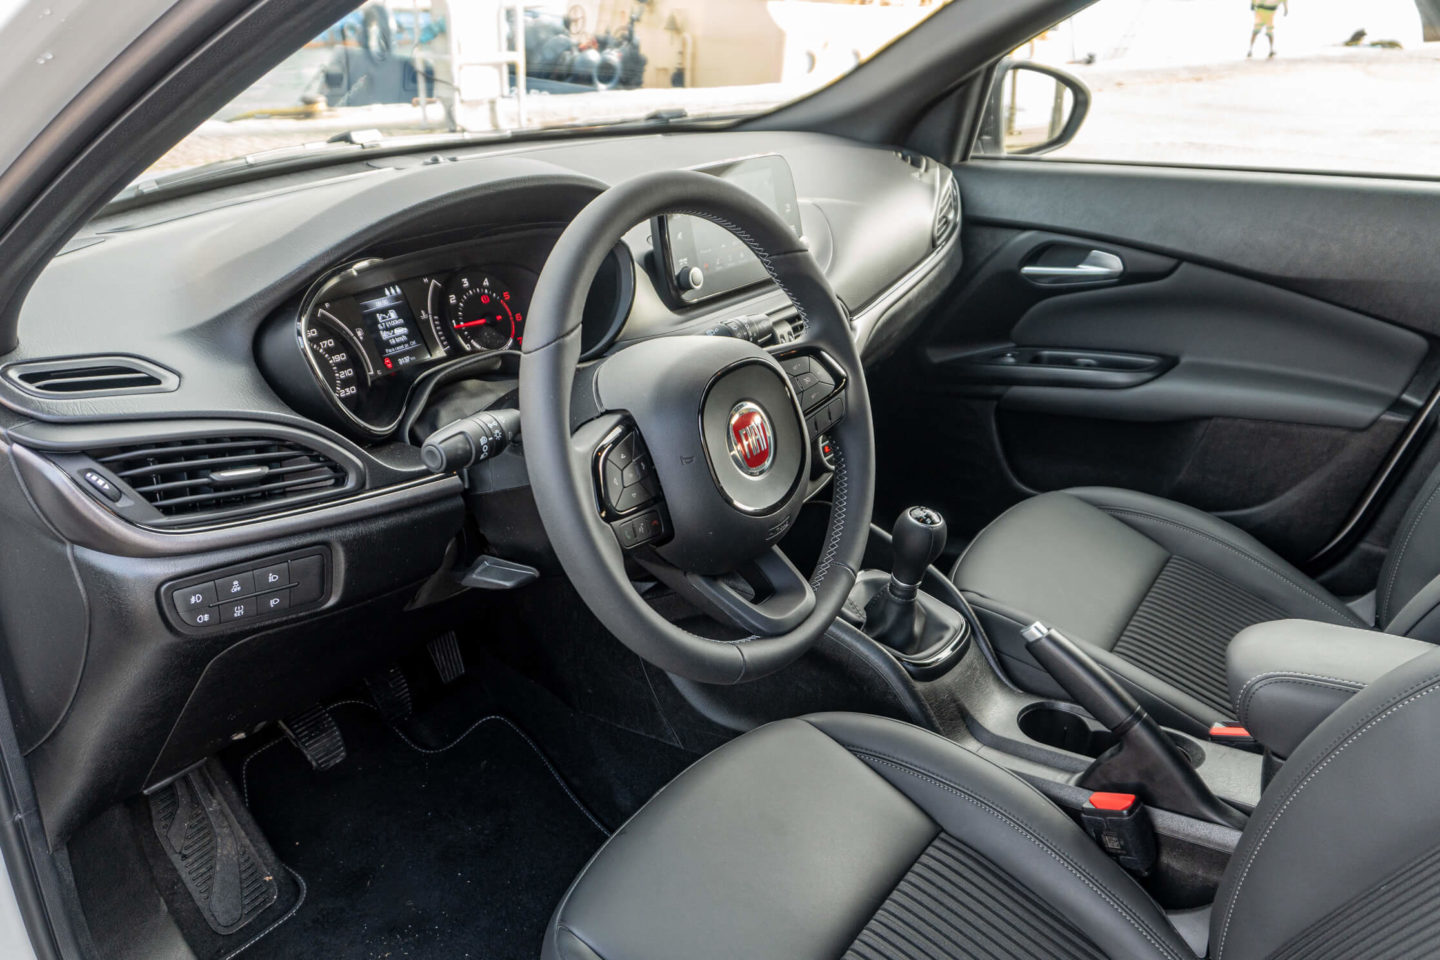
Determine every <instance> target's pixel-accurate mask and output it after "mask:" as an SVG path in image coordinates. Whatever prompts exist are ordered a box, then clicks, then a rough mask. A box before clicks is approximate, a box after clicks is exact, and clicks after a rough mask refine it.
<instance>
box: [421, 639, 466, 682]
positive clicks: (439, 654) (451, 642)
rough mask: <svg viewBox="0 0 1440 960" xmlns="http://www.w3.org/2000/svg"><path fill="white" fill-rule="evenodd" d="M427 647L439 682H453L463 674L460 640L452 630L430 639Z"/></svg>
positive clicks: (463, 666) (463, 663) (463, 661)
mask: <svg viewBox="0 0 1440 960" xmlns="http://www.w3.org/2000/svg"><path fill="white" fill-rule="evenodd" d="M428 649H429V651H430V662H431V663H433V664H435V672H436V673H438V674H440V682H441V683H454V682H455V681H456V680H459V679H460V678H461V677H463V676H465V657H464V655H462V654H461V653H460V640H459V639H458V638H457V637H456V636H455V631H454V630H451V631H449V632H447V633H442V634H441V635H440V636H438V637H436V638H435V639H434V640H431V641H430V643H429V646H428Z"/></svg>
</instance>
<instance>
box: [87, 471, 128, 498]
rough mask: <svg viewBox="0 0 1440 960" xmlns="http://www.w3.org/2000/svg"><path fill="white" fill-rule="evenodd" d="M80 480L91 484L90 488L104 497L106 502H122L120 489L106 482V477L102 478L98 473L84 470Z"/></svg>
mask: <svg viewBox="0 0 1440 960" xmlns="http://www.w3.org/2000/svg"><path fill="white" fill-rule="evenodd" d="M80 479H82V480H84V481H85V482H86V483H88V484H90V486H91V487H93V488H94V489H95V492H96V493H98V494H100V496H102V497H104V498H105V499H106V500H109V501H110V502H111V503H119V502H120V488H119V487H117V486H115V484H113V483H111V482H110V481H109V480H106V479H105V478H104V477H102V476H101V475H100V473H99V472H98V471H96V470H83V471H81V473H80Z"/></svg>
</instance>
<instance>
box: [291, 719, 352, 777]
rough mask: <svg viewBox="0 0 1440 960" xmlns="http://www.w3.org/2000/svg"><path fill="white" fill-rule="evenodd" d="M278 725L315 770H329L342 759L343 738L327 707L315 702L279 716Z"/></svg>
mask: <svg viewBox="0 0 1440 960" xmlns="http://www.w3.org/2000/svg"><path fill="white" fill-rule="evenodd" d="M280 729H281V730H284V731H285V736H286V737H287V738H289V740H290V742H291V743H293V744H295V746H297V747H299V748H300V752H301V753H303V754H305V759H306V760H308V761H310V766H312V767H314V768H315V769H316V770H329V769H330V768H331V767H333V766H335V765H336V764H338V763H340V762H341V761H343V760H344V759H345V738H344V737H342V736H340V728H339V727H338V726H336V725H335V718H334V717H332V716H330V711H328V710H326V709H325V708H324V707H322V706H321V705H320V704H318V703H317V704H315V706H313V707H311V708H310V709H309V710H306V711H305V712H304V713H301V714H297V715H296V716H293V717H289V718H287V719H285V720H281V721H280Z"/></svg>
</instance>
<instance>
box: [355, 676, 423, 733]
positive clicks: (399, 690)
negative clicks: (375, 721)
mask: <svg viewBox="0 0 1440 960" xmlns="http://www.w3.org/2000/svg"><path fill="white" fill-rule="evenodd" d="M365 689H366V690H368V691H369V692H370V699H371V700H373V701H374V702H375V707H376V708H377V709H378V710H379V711H380V716H381V717H382V718H384V720H385V722H386V723H394V722H395V721H396V720H403V719H405V718H406V717H408V716H410V713H411V710H412V709H413V706H414V704H413V700H412V698H411V696H410V683H409V681H408V680H406V679H405V674H404V673H403V672H402V671H401V670H400V668H399V667H397V666H394V665H391V666H389V667H386V668H385V669H384V670H377V671H375V672H374V673H372V674H370V676H368V677H366V678H365Z"/></svg>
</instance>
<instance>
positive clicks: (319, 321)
mask: <svg viewBox="0 0 1440 960" xmlns="http://www.w3.org/2000/svg"><path fill="white" fill-rule="evenodd" d="M305 349H306V350H308V351H309V353H310V358H311V360H312V361H313V363H314V366H315V368H316V371H317V372H318V373H319V374H320V375H321V378H322V379H323V380H324V381H325V383H326V385H327V386H329V388H330V390H331V392H332V393H334V394H335V399H337V400H339V401H340V403H341V404H343V405H344V407H345V408H346V409H347V410H349V411H350V412H351V413H357V412H358V411H359V409H360V403H361V400H362V399H363V397H362V393H363V391H364V390H365V388H366V386H367V385H368V384H369V382H370V377H371V376H372V375H373V373H374V371H372V370H371V369H370V360H369V358H368V357H366V356H365V351H364V350H362V349H360V346H359V345H358V344H356V343H355V342H354V341H353V340H351V338H350V335H349V333H348V332H347V331H346V329H345V325H344V324H342V323H341V322H340V321H339V320H338V319H337V318H336V317H335V316H334V315H332V314H331V313H330V312H329V311H327V310H325V309H323V308H322V309H320V310H318V311H316V313H315V315H314V316H312V317H311V318H309V320H308V321H307V322H306V323H305Z"/></svg>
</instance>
